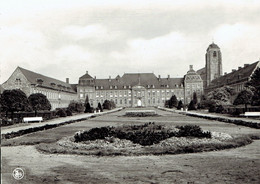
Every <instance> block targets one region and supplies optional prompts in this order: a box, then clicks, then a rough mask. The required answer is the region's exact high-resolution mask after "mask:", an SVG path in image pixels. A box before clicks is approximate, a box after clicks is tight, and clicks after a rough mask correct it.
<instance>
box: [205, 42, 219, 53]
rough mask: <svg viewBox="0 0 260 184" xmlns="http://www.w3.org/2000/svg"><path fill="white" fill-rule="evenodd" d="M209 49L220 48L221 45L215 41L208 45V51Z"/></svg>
mask: <svg viewBox="0 0 260 184" xmlns="http://www.w3.org/2000/svg"><path fill="white" fill-rule="evenodd" d="M209 49H219V46H218V45H217V44H215V43H214V42H213V43H212V44H210V45H209V46H208V48H207V51H208V50H209Z"/></svg>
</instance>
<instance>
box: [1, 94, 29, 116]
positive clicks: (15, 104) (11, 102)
mask: <svg viewBox="0 0 260 184" xmlns="http://www.w3.org/2000/svg"><path fill="white" fill-rule="evenodd" d="M0 103H1V108H2V109H3V110H4V111H5V112H6V115H7V114H8V112H11V113H12V115H11V118H13V113H14V112H15V111H24V110H28V109H29V102H28V99H27V96H26V94H25V93H24V92H23V91H21V90H20V89H13V90H5V91H4V92H3V94H2V95H1V99H0Z"/></svg>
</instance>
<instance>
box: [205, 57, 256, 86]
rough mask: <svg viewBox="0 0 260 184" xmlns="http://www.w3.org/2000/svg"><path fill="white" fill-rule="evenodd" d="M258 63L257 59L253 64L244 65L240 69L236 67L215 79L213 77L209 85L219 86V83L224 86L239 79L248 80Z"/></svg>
mask: <svg viewBox="0 0 260 184" xmlns="http://www.w3.org/2000/svg"><path fill="white" fill-rule="evenodd" d="M259 64H260V62H259V61H257V62H255V63H253V64H250V65H245V66H244V67H243V68H241V69H238V70H236V71H233V72H231V73H228V74H226V75H223V76H221V77H219V78H217V79H214V80H212V81H211V83H210V85H209V87H214V86H219V85H221V86H224V85H229V84H234V83H237V82H239V81H245V80H248V79H249V77H250V76H251V75H252V73H253V72H254V70H255V69H256V67H257V66H259Z"/></svg>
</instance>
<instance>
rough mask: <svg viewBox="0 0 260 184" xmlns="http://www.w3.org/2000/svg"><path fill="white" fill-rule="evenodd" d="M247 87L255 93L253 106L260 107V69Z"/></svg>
mask: <svg viewBox="0 0 260 184" xmlns="http://www.w3.org/2000/svg"><path fill="white" fill-rule="evenodd" d="M246 87H248V88H250V89H251V90H252V92H253V93H254V95H253V97H252V105H260V68H259V67H258V68H257V69H256V70H255V72H254V73H253V75H252V76H251V78H250V80H249V81H248V82H247V83H246Z"/></svg>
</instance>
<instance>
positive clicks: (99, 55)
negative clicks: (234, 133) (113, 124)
mask: <svg viewBox="0 0 260 184" xmlns="http://www.w3.org/2000/svg"><path fill="white" fill-rule="evenodd" d="M213 41H214V43H216V44H217V45H218V46H219V47H220V49H221V52H222V64H223V71H224V72H231V70H232V69H237V68H238V67H239V66H243V65H244V64H251V63H253V62H256V61H258V60H259V58H260V1H259V0H218V1H211V0H205V1H204V0H186V1H185V0H170V1H166V0H160V1H154V0H149V1H142V0H131V1H113V0H112V1H98V0H93V1H92V0H87V1H85V0H23V1H21V0H8V1H6V0H0V84H2V83H3V82H5V81H6V80H7V79H8V78H9V77H10V75H11V74H12V73H13V72H14V70H15V69H16V67H18V66H20V67H22V68H25V69H28V70H31V71H34V72H37V73H40V74H43V75H46V76H49V77H53V78H56V79H59V80H62V81H65V79H66V78H69V79H70V83H78V79H79V77H80V76H82V75H84V74H85V73H86V71H88V73H89V74H90V75H91V76H93V77H94V76H96V77H97V78H100V79H101V78H108V77H109V76H111V77H116V76H117V75H120V76H122V75H123V74H124V73H139V72H140V73H152V72H153V73H154V74H155V75H157V76H158V75H161V77H167V76H168V75H170V76H171V77H183V76H184V75H185V74H186V73H187V71H188V70H189V65H193V68H194V69H195V70H198V69H201V68H203V67H204V66H205V54H206V49H207V47H208V46H209V45H210V44H211V43H212V42H213Z"/></svg>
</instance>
